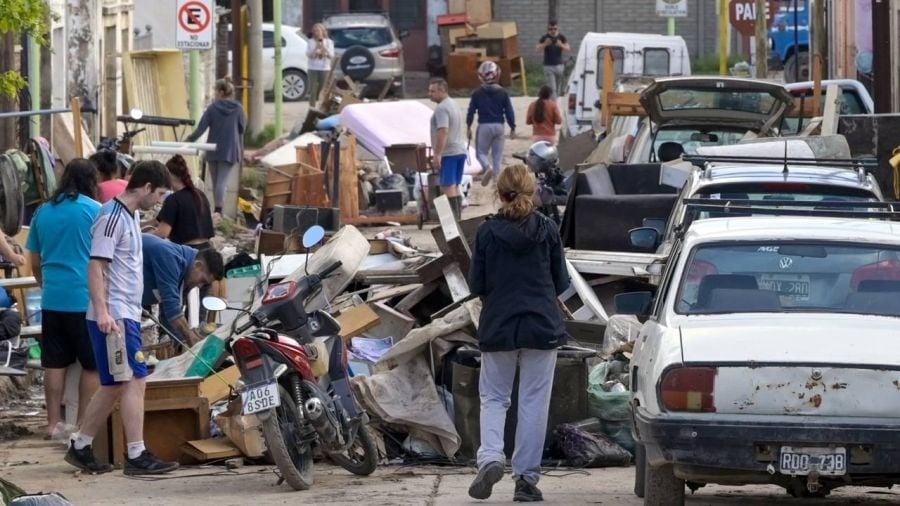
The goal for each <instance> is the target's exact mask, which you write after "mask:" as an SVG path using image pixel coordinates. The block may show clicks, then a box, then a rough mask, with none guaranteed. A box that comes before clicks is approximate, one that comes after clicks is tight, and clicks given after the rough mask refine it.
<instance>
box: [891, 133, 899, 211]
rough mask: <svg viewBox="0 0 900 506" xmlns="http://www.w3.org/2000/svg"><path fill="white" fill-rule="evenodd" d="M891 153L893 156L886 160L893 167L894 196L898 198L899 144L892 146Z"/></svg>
mask: <svg viewBox="0 0 900 506" xmlns="http://www.w3.org/2000/svg"><path fill="white" fill-rule="evenodd" d="M891 154H893V155H894V156H892V157H891V158H890V160H888V163H890V164H891V167H893V168H894V198H900V146H897V147H896V148H894V151H893V152H892V153H891Z"/></svg>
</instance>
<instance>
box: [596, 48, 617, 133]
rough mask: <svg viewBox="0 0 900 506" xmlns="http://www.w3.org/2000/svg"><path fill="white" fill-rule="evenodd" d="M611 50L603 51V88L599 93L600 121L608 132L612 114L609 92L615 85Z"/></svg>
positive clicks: (614, 68)
mask: <svg viewBox="0 0 900 506" xmlns="http://www.w3.org/2000/svg"><path fill="white" fill-rule="evenodd" d="M613 58H614V57H613V52H612V51H610V50H607V51H604V52H603V90H601V95H600V107H601V109H600V115H601V116H600V118H601V121H600V123H602V124H603V126H604V127H605V128H606V131H607V132H609V131H610V130H611V129H612V114H610V111H609V94H610V93H612V92H613V87H614V86H615V79H616V76H615V72H616V66H615V61H614V59H613Z"/></svg>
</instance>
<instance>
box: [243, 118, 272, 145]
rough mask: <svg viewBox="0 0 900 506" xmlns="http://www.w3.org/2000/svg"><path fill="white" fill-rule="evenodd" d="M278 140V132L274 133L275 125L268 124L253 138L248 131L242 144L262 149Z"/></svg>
mask: <svg viewBox="0 0 900 506" xmlns="http://www.w3.org/2000/svg"><path fill="white" fill-rule="evenodd" d="M277 138H278V132H276V131H275V124H273V123H268V124H267V125H266V126H264V127H263V129H262V131H261V132H260V133H259V134H258V135H256V136H255V137H254V136H253V134H251V133H250V132H249V131H248V132H247V134H246V135H245V136H244V144H246V145H248V146H251V147H257V148H258V147H262V146H265V145H266V144H268V143H270V142H272V141H273V140H275V139H277Z"/></svg>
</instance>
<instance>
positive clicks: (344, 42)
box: [323, 13, 407, 97]
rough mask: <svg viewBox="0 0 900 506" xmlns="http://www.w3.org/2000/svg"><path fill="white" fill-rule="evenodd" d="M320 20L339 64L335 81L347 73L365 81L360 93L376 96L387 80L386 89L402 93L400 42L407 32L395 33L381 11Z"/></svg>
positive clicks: (339, 15)
mask: <svg viewBox="0 0 900 506" xmlns="http://www.w3.org/2000/svg"><path fill="white" fill-rule="evenodd" d="M323 24H324V25H325V27H326V28H327V29H328V36H329V37H330V38H331V40H333V41H334V52H335V56H336V57H337V58H338V61H339V63H338V67H337V68H336V69H335V72H334V77H335V79H337V80H338V84H339V85H340V84H341V83H342V80H343V77H344V76H345V75H346V76H349V77H350V78H351V79H353V80H354V81H355V82H357V83H361V84H365V85H366V86H365V89H364V90H363V95H365V96H378V95H379V94H381V92H382V90H383V89H384V87H385V86H387V85H388V83H390V90H389V93H390V94H391V95H392V96H394V97H403V94H404V92H405V89H404V88H405V86H404V79H403V66H404V61H403V44H402V43H401V42H400V39H401V38H404V37H405V36H406V35H407V33H406V31H405V30H404V31H401V32H400V34H399V35H398V34H397V32H396V31H395V30H394V27H393V26H392V25H391V21H390V20H389V19H388V18H387V17H386V16H385V15H383V14H361V13H359V14H354V13H350V14H334V15H331V16H328V17H326V18H325V19H324V20H323Z"/></svg>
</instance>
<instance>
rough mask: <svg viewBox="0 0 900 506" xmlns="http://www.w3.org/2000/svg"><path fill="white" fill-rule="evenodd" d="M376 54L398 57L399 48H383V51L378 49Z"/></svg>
mask: <svg viewBox="0 0 900 506" xmlns="http://www.w3.org/2000/svg"><path fill="white" fill-rule="evenodd" d="M378 55H379V56H381V57H383V58H400V48H397V47H395V48H393V49H385V50H384V51H379V52H378Z"/></svg>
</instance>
